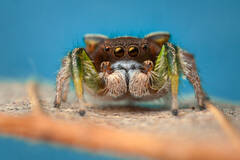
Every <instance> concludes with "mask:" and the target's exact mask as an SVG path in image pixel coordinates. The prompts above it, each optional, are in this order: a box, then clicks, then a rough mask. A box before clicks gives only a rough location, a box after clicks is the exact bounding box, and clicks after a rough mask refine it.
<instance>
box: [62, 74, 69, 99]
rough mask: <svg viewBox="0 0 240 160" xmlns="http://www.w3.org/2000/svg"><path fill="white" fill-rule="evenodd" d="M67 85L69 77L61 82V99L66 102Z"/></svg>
mask: <svg viewBox="0 0 240 160" xmlns="http://www.w3.org/2000/svg"><path fill="white" fill-rule="evenodd" d="M69 85H70V79H69V78H67V79H66V81H65V82H64V84H63V92H62V101H63V102H66V101H67V96H68V92H69Z"/></svg>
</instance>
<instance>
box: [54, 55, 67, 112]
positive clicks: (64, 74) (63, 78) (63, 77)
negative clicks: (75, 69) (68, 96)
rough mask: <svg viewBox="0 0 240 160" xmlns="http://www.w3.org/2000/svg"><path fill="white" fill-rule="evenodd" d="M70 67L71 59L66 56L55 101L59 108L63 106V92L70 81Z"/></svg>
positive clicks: (59, 74) (59, 75)
mask: <svg viewBox="0 0 240 160" xmlns="http://www.w3.org/2000/svg"><path fill="white" fill-rule="evenodd" d="M70 66H71V59H70V57H69V56H66V57H65V58H64V59H63V61H62V67H61V68H60V71H59V72H58V74H57V78H56V96H55V100H54V107H57V108H58V107H59V106H60V105H61V101H62V92H63V90H64V89H63V88H65V87H64V84H65V83H66V81H69V77H70V75H71V71H70Z"/></svg>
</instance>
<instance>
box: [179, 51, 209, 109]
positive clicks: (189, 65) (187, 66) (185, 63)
mask: <svg viewBox="0 0 240 160" xmlns="http://www.w3.org/2000/svg"><path fill="white" fill-rule="evenodd" d="M178 59H179V63H180V66H181V70H182V72H183V74H184V75H185V76H186V77H187V79H188V80H189V81H190V83H191V84H192V85H193V87H194V91H195V96H196V98H197V101H198V105H199V108H200V110H203V109H206V107H205V104H204V102H205V101H206V100H208V97H207V95H206V94H205V93H204V91H203V89H202V86H201V82H200V78H199V75H198V72H197V68H196V63H195V60H194V57H193V55H192V54H190V53H188V52H186V51H184V50H183V49H181V48H178Z"/></svg>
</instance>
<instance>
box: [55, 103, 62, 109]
mask: <svg viewBox="0 0 240 160" xmlns="http://www.w3.org/2000/svg"><path fill="white" fill-rule="evenodd" d="M60 105H61V104H60V103H57V102H54V103H53V106H54V108H60Z"/></svg>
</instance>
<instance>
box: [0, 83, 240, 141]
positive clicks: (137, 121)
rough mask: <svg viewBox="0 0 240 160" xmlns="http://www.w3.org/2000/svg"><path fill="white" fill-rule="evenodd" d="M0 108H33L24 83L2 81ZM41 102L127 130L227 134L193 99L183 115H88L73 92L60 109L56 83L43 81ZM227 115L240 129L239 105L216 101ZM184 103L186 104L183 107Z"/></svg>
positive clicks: (108, 111) (162, 111) (100, 111)
mask: <svg viewBox="0 0 240 160" xmlns="http://www.w3.org/2000/svg"><path fill="white" fill-rule="evenodd" d="M0 88H1V90H0V97H1V99H0V112H6V113H9V114H14V115H19V114H20V115H21V114H26V113H28V112H30V111H31V108H30V104H29V101H28V97H27V93H26V85H25V84H24V83H13V82H12V83H7V82H2V83H0ZM39 94H40V99H41V104H42V107H43V109H44V111H46V112H47V113H48V114H49V115H50V116H53V117H54V118H62V119H63V118H64V119H67V120H76V119H77V120H80V121H81V119H88V120H89V121H92V122H93V123H96V124H99V125H101V124H104V125H111V126H113V127H116V128H122V129H126V130H129V131H130V130H132V129H134V130H139V131H140V132H151V133H156V134H158V133H166V134H177V135H179V136H181V135H183V134H184V135H189V136H190V137H192V138H196V137H197V138H200V139H201V138H211V139H213V138H216V139H217V138H221V140H224V138H225V137H226V136H225V135H224V132H223V131H222V129H221V127H220V126H219V125H218V122H217V121H216V120H215V118H214V116H213V115H212V113H210V112H209V111H199V110H198V109H197V108H196V109H195V110H193V109H192V107H193V106H194V103H193V102H192V101H191V100H190V101H188V102H186V103H185V104H181V109H180V115H179V116H178V117H175V116H172V114H171V112H170V111H169V109H168V108H166V107H162V108H158V109H149V108H140V107H132V106H126V107H117V106H114V107H95V106H93V107H89V108H87V112H86V115H85V116H84V117H81V116H80V115H79V113H78V110H79V107H78V103H76V101H75V96H74V93H71V94H70V97H69V100H68V102H67V103H63V104H62V105H61V108H60V109H56V108H54V107H53V99H54V86H51V85H48V84H42V85H40V86H39ZM215 104H216V106H217V107H218V108H220V109H221V110H222V111H223V112H224V114H225V115H226V116H227V118H228V119H229V120H230V121H231V122H232V123H233V124H234V126H236V127H237V128H238V129H240V106H234V105H231V104H222V103H219V102H215ZM183 106H184V107H183Z"/></svg>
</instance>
